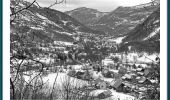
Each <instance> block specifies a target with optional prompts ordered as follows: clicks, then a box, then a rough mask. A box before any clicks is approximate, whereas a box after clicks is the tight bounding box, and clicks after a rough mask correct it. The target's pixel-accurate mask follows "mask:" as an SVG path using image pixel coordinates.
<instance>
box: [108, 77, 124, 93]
mask: <svg viewBox="0 0 170 100" xmlns="http://www.w3.org/2000/svg"><path fill="white" fill-rule="evenodd" d="M122 82H123V81H122V79H116V80H113V81H112V82H111V83H110V85H111V86H112V87H113V89H115V90H116V91H123V87H124V84H123V83H122Z"/></svg>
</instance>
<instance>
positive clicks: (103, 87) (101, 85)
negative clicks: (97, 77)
mask: <svg viewBox="0 0 170 100" xmlns="http://www.w3.org/2000/svg"><path fill="white" fill-rule="evenodd" d="M99 86H100V89H103V90H106V88H107V84H106V82H104V81H103V82H100V84H99Z"/></svg>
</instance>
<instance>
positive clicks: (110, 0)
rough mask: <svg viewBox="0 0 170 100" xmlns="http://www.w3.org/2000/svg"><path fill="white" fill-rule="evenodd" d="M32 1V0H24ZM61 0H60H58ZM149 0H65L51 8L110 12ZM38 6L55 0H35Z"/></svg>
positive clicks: (44, 5) (46, 4) (46, 5)
mask: <svg viewBox="0 0 170 100" xmlns="http://www.w3.org/2000/svg"><path fill="white" fill-rule="evenodd" d="M26 1H30V2H31V1H33V0H26ZM59 1H61V0H59ZM150 1H151V0H67V1H66V3H62V4H58V5H55V6H53V7H52V8H53V9H56V10H59V11H62V12H64V11H69V10H73V9H76V8H78V7H87V8H93V9H97V10H99V11H101V12H110V11H112V10H114V9H116V8H117V7H118V6H135V5H139V4H144V3H148V2H150ZM37 2H38V3H39V5H40V6H42V7H48V6H49V5H51V4H52V3H54V2H55V0H37Z"/></svg>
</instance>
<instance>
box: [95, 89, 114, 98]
mask: <svg viewBox="0 0 170 100" xmlns="http://www.w3.org/2000/svg"><path fill="white" fill-rule="evenodd" d="M111 96H112V92H111V91H110V90H107V91H104V92H102V93H100V94H99V95H98V96H97V97H98V99H105V98H108V97H111Z"/></svg>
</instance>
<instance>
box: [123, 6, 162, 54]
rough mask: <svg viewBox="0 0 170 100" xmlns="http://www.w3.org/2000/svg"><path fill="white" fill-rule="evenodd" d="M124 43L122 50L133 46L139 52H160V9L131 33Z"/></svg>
mask: <svg viewBox="0 0 170 100" xmlns="http://www.w3.org/2000/svg"><path fill="white" fill-rule="evenodd" d="M122 42H123V43H122V44H123V46H122V47H121V50H125V49H126V48H127V47H128V46H131V47H132V48H133V49H134V50H137V51H148V52H160V8H158V9H157V10H156V11H154V12H153V13H152V14H151V15H150V16H149V17H148V18H147V19H146V20H145V21H144V22H143V23H141V24H139V25H138V26H136V27H135V28H134V29H133V30H132V31H131V32H129V33H128V35H127V36H126V37H125V38H124V39H123V40H122ZM126 50H127V49H126Z"/></svg>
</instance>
